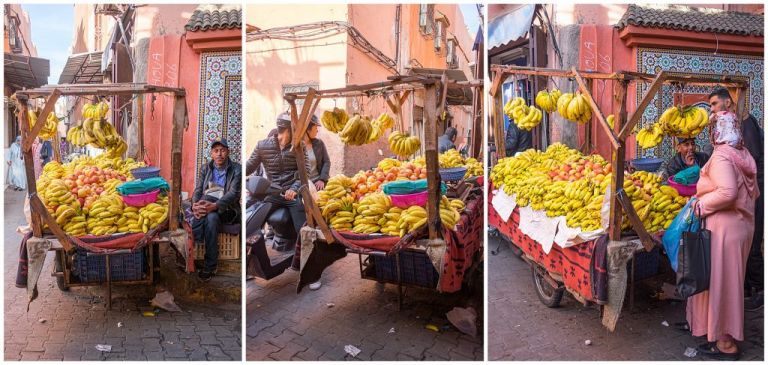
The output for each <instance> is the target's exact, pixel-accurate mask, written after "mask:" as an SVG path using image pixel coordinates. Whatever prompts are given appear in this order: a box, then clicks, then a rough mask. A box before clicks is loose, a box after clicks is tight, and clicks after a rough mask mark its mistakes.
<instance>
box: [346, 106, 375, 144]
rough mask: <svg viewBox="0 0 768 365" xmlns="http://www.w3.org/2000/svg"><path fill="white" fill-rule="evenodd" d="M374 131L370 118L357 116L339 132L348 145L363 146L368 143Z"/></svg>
mask: <svg viewBox="0 0 768 365" xmlns="http://www.w3.org/2000/svg"><path fill="white" fill-rule="evenodd" d="M372 130H373V126H372V125H371V120H370V119H369V118H368V117H363V116H360V115H359V114H355V115H354V116H353V117H352V118H350V119H349V121H347V124H346V125H345V126H344V128H343V129H342V130H341V132H339V137H341V140H342V141H343V142H344V143H346V144H348V145H352V146H362V145H364V144H366V143H368V140H369V139H370V136H371V132H372Z"/></svg>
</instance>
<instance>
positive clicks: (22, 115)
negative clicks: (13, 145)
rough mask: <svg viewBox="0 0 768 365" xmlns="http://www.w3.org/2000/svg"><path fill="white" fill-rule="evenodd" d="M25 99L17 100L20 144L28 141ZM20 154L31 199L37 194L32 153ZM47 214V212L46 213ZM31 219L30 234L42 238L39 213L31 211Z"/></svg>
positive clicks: (25, 151) (28, 195)
mask: <svg viewBox="0 0 768 365" xmlns="http://www.w3.org/2000/svg"><path fill="white" fill-rule="evenodd" d="M28 107H29V106H28V105H27V99H26V98H23V97H22V98H20V99H19V116H18V118H19V124H21V143H22V144H23V143H24V142H26V141H27V140H29V135H30V130H29V121H28V120H27V110H28V109H27V108H28ZM21 154H22V156H23V158H24V172H25V173H26V174H27V197H28V198H30V199H31V198H32V196H33V195H34V194H37V179H36V178H35V166H34V160H33V159H32V151H31V150H24V149H22V151H21ZM46 212H47V211H46ZM30 216H31V219H32V222H31V226H32V234H33V235H34V236H35V237H38V238H40V237H43V225H42V223H41V222H40V213H39V212H37V211H35V210H32V211H31V212H30Z"/></svg>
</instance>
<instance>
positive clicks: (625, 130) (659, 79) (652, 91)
mask: <svg viewBox="0 0 768 365" xmlns="http://www.w3.org/2000/svg"><path fill="white" fill-rule="evenodd" d="M666 80H667V72H666V71H661V72H659V74H658V75H656V78H655V79H653V82H651V86H650V88H649V89H648V92H647V93H645V96H643V100H641V101H640V104H638V105H637V108H635V111H634V112H633V113H632V117H630V118H629V121H628V122H627V124H626V125H624V126H623V127H622V130H621V132H619V139H620V140H622V141H626V140H627V136H629V134H630V133H632V129H634V128H635V126H636V125H637V122H639V121H640V117H642V116H643V112H644V111H645V108H647V107H648V104H650V103H651V100H653V97H654V96H656V93H657V92H658V91H659V89H661V85H663V84H664V82H665V81H666ZM625 96H626V95H625Z"/></svg>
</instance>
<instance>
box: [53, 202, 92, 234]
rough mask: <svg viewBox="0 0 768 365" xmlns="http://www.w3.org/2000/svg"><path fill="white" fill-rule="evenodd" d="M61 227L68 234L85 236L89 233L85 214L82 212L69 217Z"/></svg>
mask: <svg viewBox="0 0 768 365" xmlns="http://www.w3.org/2000/svg"><path fill="white" fill-rule="evenodd" d="M62 206H63V205H62ZM57 222H58V220H57ZM61 228H62V229H63V230H64V232H65V233H66V234H67V235H70V236H75V237H80V236H85V235H86V234H87V233H88V232H87V231H86V220H85V215H82V214H75V215H73V216H71V217H69V218H68V219H67V222H66V223H64V226H62V227H61Z"/></svg>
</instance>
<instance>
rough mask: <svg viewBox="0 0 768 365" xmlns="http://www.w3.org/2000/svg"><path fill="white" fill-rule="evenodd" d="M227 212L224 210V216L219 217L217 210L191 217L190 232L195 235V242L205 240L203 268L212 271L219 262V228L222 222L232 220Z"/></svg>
mask: <svg viewBox="0 0 768 365" xmlns="http://www.w3.org/2000/svg"><path fill="white" fill-rule="evenodd" d="M227 213H229V212H225V214H224V215H225V217H223V219H222V217H221V215H220V214H219V212H211V213H208V215H206V216H205V217H202V218H200V219H197V218H192V233H194V235H195V242H199V241H203V242H205V258H204V259H203V270H204V271H207V272H213V271H215V270H216V267H217V266H218V264H219V228H220V227H221V224H222V222H224V223H229V222H230V221H231V220H232V217H231V216H230V214H227Z"/></svg>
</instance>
